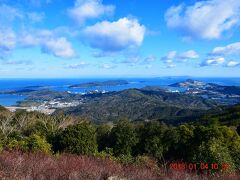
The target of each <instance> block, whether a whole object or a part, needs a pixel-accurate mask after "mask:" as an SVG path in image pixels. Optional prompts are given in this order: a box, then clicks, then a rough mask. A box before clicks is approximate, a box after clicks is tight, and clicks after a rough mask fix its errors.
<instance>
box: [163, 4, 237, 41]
mask: <svg viewBox="0 0 240 180" xmlns="http://www.w3.org/2000/svg"><path fill="white" fill-rule="evenodd" d="M165 19H166V21H167V25H168V27H170V28H174V29H177V30H180V31H181V32H182V33H183V34H184V35H187V36H192V37H198V38H203V39H218V38H220V37H221V36H222V34H223V33H224V32H227V31H229V30H231V29H232V28H233V27H235V26H238V25H239V22H240V1H239V0H227V1H225V0H205V1H198V2H196V3H195V4H194V5H192V6H185V5H179V6H173V7H171V8H170V9H168V10H167V12H166V14H165Z"/></svg>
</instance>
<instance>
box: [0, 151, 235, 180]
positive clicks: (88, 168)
mask: <svg viewBox="0 0 240 180" xmlns="http://www.w3.org/2000/svg"><path fill="white" fill-rule="evenodd" d="M140 162H141V163H138V164H128V165H122V164H119V163H116V162H114V161H111V160H109V159H101V158H96V157H94V156H78V155H72V154H61V155H58V156H51V155H46V154H43V153H22V152H20V151H11V152H9V151H3V152H1V153H0V179H22V180H25V179H42V180H53V179H66V180H107V179H108V180H111V179H116V180H118V179H129V180H146V179H147V180H158V179H163V180H175V179H176V180H179V179H196V180H198V179H199V180H200V179H201V180H205V179H209V178H210V177H213V178H218V179H231V180H235V179H236V180H237V179H238V176H237V175H235V174H231V175H229V174H228V175H221V176H220V175H218V174H214V175H211V176H209V175H206V174H202V175H198V174H196V173H190V172H186V171H170V170H169V171H167V170H166V169H160V168H158V167H157V164H156V162H155V161H152V160H150V159H148V158H147V159H146V158H144V159H142V160H140Z"/></svg>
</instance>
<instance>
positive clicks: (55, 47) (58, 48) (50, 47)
mask: <svg viewBox="0 0 240 180" xmlns="http://www.w3.org/2000/svg"><path fill="white" fill-rule="evenodd" d="M42 52H44V53H48V54H53V55H54V56H56V57H61V58H72V57H75V56H76V54H75V52H74V50H73V49H72V45H71V43H70V42H68V41H67V39H66V38H64V37H60V38H57V39H50V40H48V41H47V42H45V43H43V44H42Z"/></svg>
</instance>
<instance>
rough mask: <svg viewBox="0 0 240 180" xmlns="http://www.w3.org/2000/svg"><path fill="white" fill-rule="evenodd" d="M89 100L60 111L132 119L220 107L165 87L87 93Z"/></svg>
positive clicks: (93, 117)
mask: <svg viewBox="0 0 240 180" xmlns="http://www.w3.org/2000/svg"><path fill="white" fill-rule="evenodd" d="M85 98H87V100H86V101H85V102H84V103H83V104H81V105H79V106H76V107H72V108H64V109H61V110H59V111H57V112H60V111H61V112H62V111H63V112H64V113H65V114H69V115H75V116H80V117H86V118H88V119H90V120H92V121H94V122H107V121H115V120H118V119H120V118H129V119H130V120H153V119H154V120H157V119H158V120H170V119H174V118H176V117H177V118H180V117H186V116H190V115H193V114H197V113H199V112H200V111H204V110H208V109H210V108H212V107H216V104H215V103H214V102H211V101H208V100H206V99H204V98H201V97H196V96H191V95H185V94H181V93H172V92H166V90H164V89H162V88H156V87H154V88H153V89H151V87H147V88H143V89H127V90H123V91H120V92H111V93H106V94H99V95H93V96H91V95H86V96H85Z"/></svg>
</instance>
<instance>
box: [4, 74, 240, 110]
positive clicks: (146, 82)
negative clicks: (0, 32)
mask: <svg viewBox="0 0 240 180" xmlns="http://www.w3.org/2000/svg"><path fill="white" fill-rule="evenodd" d="M189 78H191V77H161V78H118V79H121V80H122V79H124V80H128V81H129V82H130V84H127V85H119V86H106V87H93V88H74V89H73V88H68V86H69V85H73V84H80V83H83V82H92V81H106V80H114V79H110V78H102V79H99V78H95V79H93V78H91V79H90V78H89V79H0V91H8V90H21V89H40V88H49V89H51V90H57V91H70V92H73V93H84V92H87V91H90V90H105V91H120V90H124V89H129V88H142V87H145V86H162V87H167V86H168V85H170V84H173V83H176V82H180V81H184V80H186V79H189ZM191 79H194V80H201V81H204V82H208V83H217V84H220V85H235V86H240V78H196V77H194V78H191ZM115 80H117V79H115ZM23 99H24V97H22V96H16V95H7V94H0V105H3V106H10V105H15V104H16V102H17V101H21V100H23Z"/></svg>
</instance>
